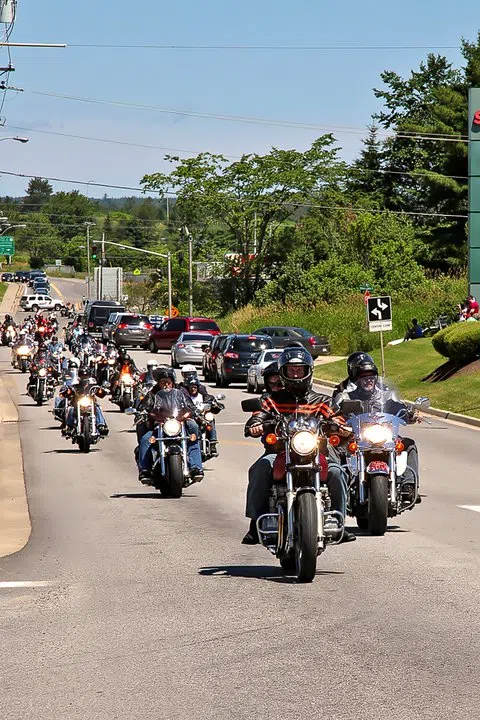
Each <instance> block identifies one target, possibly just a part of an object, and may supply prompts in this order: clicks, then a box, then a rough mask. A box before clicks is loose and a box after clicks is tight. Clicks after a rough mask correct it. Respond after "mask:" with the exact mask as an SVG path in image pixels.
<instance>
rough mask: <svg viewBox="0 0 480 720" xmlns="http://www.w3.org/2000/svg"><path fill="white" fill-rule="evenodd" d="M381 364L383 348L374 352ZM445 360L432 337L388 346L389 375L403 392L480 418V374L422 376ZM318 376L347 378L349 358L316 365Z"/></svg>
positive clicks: (436, 405)
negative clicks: (429, 378)
mask: <svg viewBox="0 0 480 720" xmlns="http://www.w3.org/2000/svg"><path fill="white" fill-rule="evenodd" d="M372 355H373V357H374V358H375V361H376V363H377V364H378V366H379V367H380V362H381V361H380V351H379V350H374V351H373V352H372ZM443 362H445V359H444V358H442V357H441V356H440V355H439V354H438V353H437V352H436V351H435V350H434V349H433V346H432V341H431V339H429V338H424V339H422V340H414V341H412V342H408V343H403V344H402V345H395V346H393V347H386V348H385V371H386V376H387V378H388V379H390V381H391V382H392V383H393V385H394V386H395V387H396V388H397V389H398V391H399V393H400V395H401V396H402V397H404V398H408V399H409V400H414V399H415V398H416V397H418V396H420V395H426V396H428V397H429V398H430V400H431V402H432V406H433V407H436V408H441V409H442V410H448V411H450V412H456V413H462V414H463V415H472V416H473V417H480V373H479V372H476V373H471V374H461V373H460V374H456V375H454V376H453V377H451V378H450V379H448V380H443V381H441V382H436V383H432V382H422V378H423V377H425V376H426V375H428V374H429V373H431V372H433V370H435V369H436V368H437V367H438V366H439V365H441V364H442V363H443ZM314 374H315V377H316V378H317V379H323V380H332V381H334V382H337V381H339V380H343V378H344V377H345V374H346V369H345V360H341V361H339V362H335V363H329V364H327V365H321V366H319V367H317V368H315V373H314Z"/></svg>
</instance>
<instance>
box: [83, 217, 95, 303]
mask: <svg viewBox="0 0 480 720" xmlns="http://www.w3.org/2000/svg"><path fill="white" fill-rule="evenodd" d="M83 224H84V225H85V227H86V228H87V298H88V299H89V300H90V297H91V291H90V228H91V227H92V226H94V225H95V223H94V222H84V223H83Z"/></svg>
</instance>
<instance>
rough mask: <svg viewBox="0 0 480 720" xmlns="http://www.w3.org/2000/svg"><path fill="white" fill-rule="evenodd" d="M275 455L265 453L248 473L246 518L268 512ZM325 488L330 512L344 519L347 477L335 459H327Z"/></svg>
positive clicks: (256, 516)
mask: <svg viewBox="0 0 480 720" xmlns="http://www.w3.org/2000/svg"><path fill="white" fill-rule="evenodd" d="M275 457H276V455H275V454H274V453H271V452H268V450H266V451H265V453H264V454H263V455H262V457H260V458H258V460H256V461H255V462H254V463H253V465H252V466H251V467H250V469H249V471H248V488H247V508H246V511H245V515H246V516H247V517H248V518H254V519H256V518H258V517H260V515H264V514H265V513H268V512H269V498H270V488H271V486H272V468H273V463H274V460H275ZM327 487H328V491H329V493H330V499H331V501H332V510H338V511H339V512H341V513H342V515H343V517H345V514H346V511H347V476H346V474H345V472H344V471H343V470H342V468H341V466H340V463H339V462H337V460H336V459H333V458H331V457H330V458H328V475H327Z"/></svg>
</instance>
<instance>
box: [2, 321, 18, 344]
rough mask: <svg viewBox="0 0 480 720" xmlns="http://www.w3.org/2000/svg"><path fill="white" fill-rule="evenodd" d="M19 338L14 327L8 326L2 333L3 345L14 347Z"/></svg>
mask: <svg viewBox="0 0 480 720" xmlns="http://www.w3.org/2000/svg"><path fill="white" fill-rule="evenodd" d="M17 337H18V334H17V331H16V329H15V328H14V327H13V325H8V326H7V327H6V328H4V330H3V332H2V345H13V344H14V343H15V341H16V339H17Z"/></svg>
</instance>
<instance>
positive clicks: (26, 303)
mask: <svg viewBox="0 0 480 720" xmlns="http://www.w3.org/2000/svg"><path fill="white" fill-rule="evenodd" d="M20 307H21V308H22V310H24V311H25V312H28V311H29V310H31V311H32V312H37V310H55V312H59V311H60V310H61V309H62V307H64V303H63V302H62V301H61V300H59V299H58V298H55V299H53V298H51V297H50V295H22V297H21V298H20Z"/></svg>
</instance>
